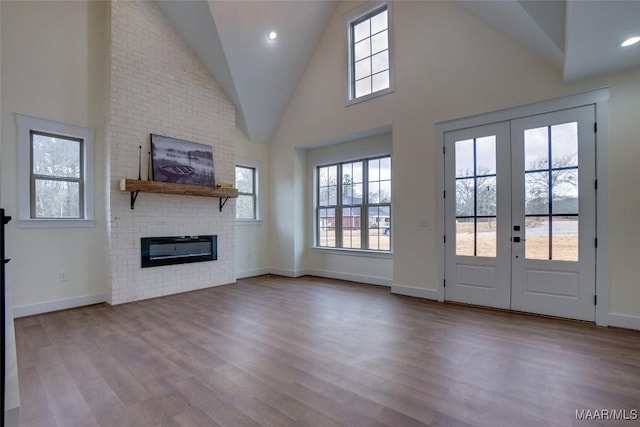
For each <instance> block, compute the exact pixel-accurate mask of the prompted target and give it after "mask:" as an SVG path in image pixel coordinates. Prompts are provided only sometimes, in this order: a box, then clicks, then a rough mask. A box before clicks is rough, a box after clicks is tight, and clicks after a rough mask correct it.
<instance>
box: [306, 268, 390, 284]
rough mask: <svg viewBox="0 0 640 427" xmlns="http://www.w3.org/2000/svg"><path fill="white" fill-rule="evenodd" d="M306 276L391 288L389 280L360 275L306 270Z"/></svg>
mask: <svg viewBox="0 0 640 427" xmlns="http://www.w3.org/2000/svg"><path fill="white" fill-rule="evenodd" d="M308 274H310V275H311V276H317V277H326V278H328V279H338V280H348V281H350V282H358V283H366V284H369V285H378V286H387V287H389V286H391V279H385V278H382V277H373V276H364V275H361V274H351V273H341V272H338V271H326V270H315V269H310V270H308Z"/></svg>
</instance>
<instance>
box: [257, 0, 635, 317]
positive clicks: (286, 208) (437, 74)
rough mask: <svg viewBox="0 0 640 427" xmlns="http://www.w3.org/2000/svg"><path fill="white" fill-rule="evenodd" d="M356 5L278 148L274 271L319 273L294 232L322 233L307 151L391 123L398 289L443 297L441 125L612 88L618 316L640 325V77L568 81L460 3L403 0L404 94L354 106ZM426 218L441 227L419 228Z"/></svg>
mask: <svg viewBox="0 0 640 427" xmlns="http://www.w3.org/2000/svg"><path fill="white" fill-rule="evenodd" d="M355 6H357V5H356V4H355V3H353V2H342V3H340V4H339V5H338V7H337V8H336V11H335V13H334V16H333V17H332V19H331V21H330V23H329V24H328V26H327V29H326V31H325V34H324V36H323V38H322V40H321V41H320V43H319V45H318V47H317V49H316V51H315V53H314V56H313V58H312V60H311V62H310V64H309V65H308V67H307V70H306V72H305V75H304V76H303V78H302V80H301V82H300V84H299V85H298V88H297V90H296V92H295V94H294V96H293V98H292V100H291V103H290V105H289V107H288V109H287V112H286V114H285V116H284V117H283V119H282V121H281V124H280V126H279V128H278V130H277V132H276V134H275V136H274V138H273V140H272V142H271V153H270V155H271V157H270V158H271V167H272V168H271V169H272V179H271V199H272V205H271V215H272V227H273V232H272V240H273V245H274V247H275V250H274V252H273V253H274V257H273V259H272V263H273V267H275V268H280V269H283V270H293V271H296V270H304V269H305V268H308V266H307V265H305V264H304V263H301V262H299V261H298V260H299V259H300V258H301V254H300V252H303V254H302V258H303V259H305V258H304V257H305V256H306V255H305V253H306V252H308V250H309V249H308V248H309V244H308V242H309V241H310V240H309V239H308V238H307V245H305V247H303V248H301V247H300V246H299V245H296V238H297V236H295V235H294V231H293V230H299V229H300V228H301V227H302V229H303V230H304V232H305V233H306V234H307V236H308V235H309V233H310V232H311V230H310V229H309V227H307V226H306V225H305V224H306V221H307V218H306V215H304V214H301V213H299V210H298V209H297V207H300V206H305V203H306V201H305V199H304V196H302V197H301V196H300V195H299V194H298V193H296V192H295V191H294V189H295V188H296V185H298V181H297V180H298V178H297V173H296V168H297V165H298V152H299V151H300V149H301V148H302V149H304V148H306V147H308V146H310V145H314V144H315V143H316V142H318V141H325V140H332V139H339V138H341V137H342V136H344V135H350V134H353V133H356V132H361V131H365V130H367V129H373V128H378V127H380V126H387V125H391V126H392V129H393V165H394V169H393V180H394V184H393V187H394V195H393V203H394V220H393V224H394V230H395V235H394V262H393V283H394V284H396V285H400V286H404V287H410V288H417V289H427V290H435V289H436V288H437V283H436V281H437V258H438V257H437V254H438V242H439V241H440V239H441V236H439V235H438V233H437V226H436V225H437V214H438V212H437V201H438V196H439V195H438V191H437V186H438V177H437V169H438V156H439V153H440V150H441V148H440V147H441V145H440V143H439V142H438V141H436V134H435V123H437V122H441V121H445V120H450V119H454V118H460V117H465V116H469V115H473V114H480V113H485V112H490V111H494V110H499V109H503V108H509V107H514V106H518V105H523V104H527V103H532V102H536V101H541V100H546V99H552V98H556V97H560V96H563V95H567V94H572V93H576V92H579V91H582V90H586V89H592V88H596V87H602V86H606V85H611V103H610V105H611V139H610V150H609V152H610V167H609V182H610V188H609V190H610V198H609V201H610V203H609V207H610V208H609V209H610V212H609V232H610V235H609V238H610V260H609V266H610V278H611V289H610V310H611V311H612V312H615V313H620V314H623V315H625V316H631V317H632V318H634V319H635V318H638V320H640V287H638V286H637V277H639V275H640V262H639V261H640V256H639V255H640V239H638V238H637V236H638V235H639V230H640V223H638V222H637V221H636V219H635V218H636V216H637V208H638V207H639V206H638V205H639V204H640V193H638V192H637V191H634V192H630V191H629V190H628V189H629V188H637V187H638V185H639V184H640V174H638V173H637V165H638V162H639V161H640V148H639V146H638V144H637V141H638V140H640V130H639V129H638V120H637V118H638V111H639V106H638V105H639V104H638V103H639V102H640V101H639V99H640V92H639V91H640V70H633V71H629V72H626V73H620V74H615V75H609V76H604V77H601V78H597V79H591V80H588V81H580V82H578V83H575V84H572V85H567V84H563V82H562V81H561V72H560V70H557V69H554V68H552V67H551V66H550V65H548V64H547V63H545V62H544V61H543V60H541V59H540V58H539V57H537V56H535V55H534V54H533V53H531V52H529V51H527V50H525V49H524V48H522V47H521V46H519V45H517V44H516V43H515V42H513V41H511V40H510V39H508V38H506V37H505V36H503V35H501V34H500V33H498V32H496V31H494V30H492V29H490V28H489V27H487V26H486V25H485V24H484V23H482V22H480V21H479V20H477V19H476V18H474V17H472V16H471V15H469V14H468V13H467V12H465V11H463V10H461V9H460V8H459V7H458V6H456V5H455V4H454V3H452V2H395V3H394V10H393V11H394V15H393V19H394V24H395V25H394V27H393V32H394V44H395V45H394V46H393V48H394V49H395V81H396V85H395V91H394V92H393V93H391V94H388V95H385V96H382V97H379V98H376V99H373V100H370V101H367V102H363V103H359V104H354V105H351V106H348V107H345V86H346V83H345V78H346V71H345V70H346V60H347V51H346V30H345V27H344V21H343V15H344V14H345V13H346V12H348V11H349V10H350V9H352V8H353V7H355ZM425 217H426V218H427V219H428V221H429V223H430V224H431V225H430V226H429V227H420V219H421V218H425ZM309 259H312V258H309ZM362 274H366V272H364V271H363V272H362ZM634 316H635V317H634Z"/></svg>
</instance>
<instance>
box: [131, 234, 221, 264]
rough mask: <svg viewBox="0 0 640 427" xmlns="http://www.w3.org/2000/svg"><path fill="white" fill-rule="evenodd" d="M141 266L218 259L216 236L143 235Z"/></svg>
mask: <svg viewBox="0 0 640 427" xmlns="http://www.w3.org/2000/svg"><path fill="white" fill-rule="evenodd" d="M141 241H142V245H141V248H142V251H141V252H142V253H141V255H142V268H145V267H157V266H160V265H171V264H185V263H189V262H202V261H214V260H217V259H218V236H216V235H212V236H168V237H143V238H142V239H141Z"/></svg>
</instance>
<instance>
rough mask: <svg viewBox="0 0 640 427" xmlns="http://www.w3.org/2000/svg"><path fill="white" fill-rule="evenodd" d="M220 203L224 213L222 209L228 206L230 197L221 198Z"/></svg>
mask: <svg viewBox="0 0 640 427" xmlns="http://www.w3.org/2000/svg"><path fill="white" fill-rule="evenodd" d="M218 200H219V203H220V212H222V208H224V205H226V204H227V200H229V198H228V197H225V198H224V199H223V198H222V197H220V199H218Z"/></svg>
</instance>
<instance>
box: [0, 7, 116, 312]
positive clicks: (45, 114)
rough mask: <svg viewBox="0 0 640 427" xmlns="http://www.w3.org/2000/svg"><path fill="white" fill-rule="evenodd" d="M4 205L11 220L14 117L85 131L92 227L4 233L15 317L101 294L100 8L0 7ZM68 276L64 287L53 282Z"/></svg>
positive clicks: (14, 180) (13, 205)
mask: <svg viewBox="0 0 640 427" xmlns="http://www.w3.org/2000/svg"><path fill="white" fill-rule="evenodd" d="M1 7H2V51H1V52H2V141H3V144H2V158H1V159H0V162H1V164H2V188H1V192H2V202H3V204H4V206H5V208H6V209H7V210H8V211H9V213H10V214H12V215H13V216H14V217H15V218H17V210H18V194H17V173H18V171H17V158H18V157H17V156H18V154H17V142H18V141H17V127H16V119H15V113H22V114H28V115H32V116H37V117H42V118H46V119H51V120H57V121H61V122H66V123H72V124H77V125H82V126H89V127H92V128H94V129H95V130H96V139H95V148H96V150H95V159H94V160H95V165H96V167H95V173H94V180H95V182H96V186H95V189H94V191H95V213H96V215H95V220H96V221H95V223H96V225H95V227H94V228H88V229H85V228H83V229H22V228H18V224H17V221H12V222H11V223H10V224H9V226H8V229H7V235H8V236H7V238H8V242H7V243H8V248H9V251H10V253H11V258H12V261H11V264H10V274H11V282H12V287H13V291H14V292H13V300H14V306H15V307H16V308H17V311H18V312H22V313H25V312H27V313H28V312H30V310H36V311H37V310H39V309H40V308H42V307H48V306H49V303H51V302H57V303H60V302H61V301H74V300H76V299H78V298H80V299H82V298H85V297H87V296H90V297H91V296H94V297H97V298H98V299H100V298H103V297H104V296H103V293H104V285H105V283H104V276H105V273H104V270H105V264H104V259H105V251H104V245H103V241H104V224H105V221H104V189H103V186H102V185H100V183H102V182H104V176H105V173H104V163H105V162H104V108H103V105H104V104H103V99H104V98H103V88H104V79H105V52H106V44H105V43H106V33H105V3H103V2H2V6H1ZM61 271H66V272H67V276H68V281H67V282H60V281H59V280H58V274H59V272H61Z"/></svg>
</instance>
